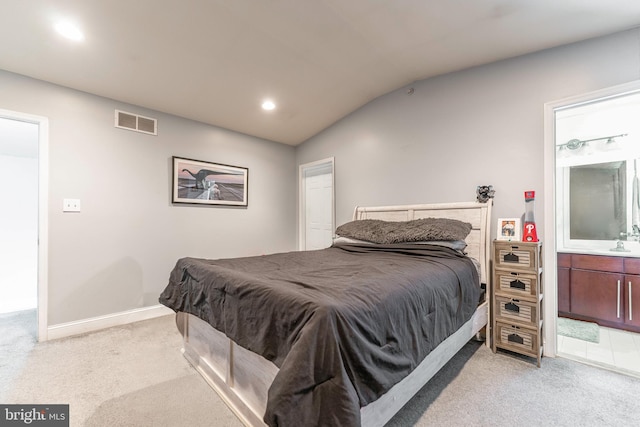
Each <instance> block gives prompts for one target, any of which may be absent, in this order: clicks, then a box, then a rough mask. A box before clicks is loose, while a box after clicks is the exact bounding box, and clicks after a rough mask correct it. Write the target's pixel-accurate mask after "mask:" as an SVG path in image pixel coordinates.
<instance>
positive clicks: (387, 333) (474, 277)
mask: <svg viewBox="0 0 640 427" xmlns="http://www.w3.org/2000/svg"><path fill="white" fill-rule="evenodd" d="M434 218H436V219H437V218H447V219H448V220H452V221H459V222H463V223H465V224H469V229H470V230H469V232H468V235H467V236H466V237H465V238H464V241H465V243H466V248H465V249H464V251H465V253H466V254H468V257H467V256H461V255H460V254H459V251H456V250H454V249H451V248H449V247H442V246H438V245H437V244H435V245H434V244H430V243H433V242H426V243H427V244H414V243H415V242H412V243H409V244H404V243H398V242H392V243H387V242H385V243H383V244H375V245H368V244H362V242H360V241H355V242H348V241H347V242H344V241H343V242H339V241H337V242H336V243H335V244H334V245H333V246H332V247H331V248H328V249H325V250H320V251H310V252H308V253H307V252H293V253H289V254H273V255H267V256H263V257H250V258H239V259H231V260H199V259H192V258H185V259H182V260H179V261H178V263H177V264H176V267H175V268H174V270H173V271H172V275H171V279H170V285H169V286H168V287H167V288H166V289H165V291H164V292H163V294H162V295H161V298H160V301H161V302H162V303H163V304H165V305H167V306H169V307H170V308H172V309H174V310H175V311H176V324H177V326H178V329H179V331H180V332H181V334H182V336H183V354H184V356H185V357H186V358H187V360H188V361H189V362H190V363H191V365H192V366H193V367H194V368H195V369H196V370H197V371H198V372H199V373H200V374H201V375H202V376H203V377H204V378H205V379H206V381H207V382H208V383H209V384H210V385H211V387H212V388H213V389H215V390H216V392H217V393H218V394H219V395H220V397H221V398H222V399H223V400H224V401H225V403H226V404H227V405H228V406H229V407H230V408H231V409H232V410H233V411H234V413H235V414H236V415H237V416H238V418H239V419H240V420H241V421H242V422H243V423H244V424H245V425H248V426H264V425H285V426H286V425H296V424H297V425H347V426H353V425H362V426H382V425H384V424H385V423H386V422H387V421H389V420H390V419H391V417H393V415H394V414H395V413H396V412H397V411H399V410H400V409H401V408H402V406H404V404H405V403H406V402H408V401H409V400H410V399H411V397H412V396H413V395H414V394H415V393H416V392H417V391H418V390H420V388H422V386H423V385H424V384H426V383H427V381H428V380H429V379H430V378H431V377H432V376H433V375H435V373H436V372H437V371H438V370H439V369H440V368H441V367H442V366H444V364H445V363H446V362H447V361H448V360H449V359H450V358H451V357H452V356H453V355H455V354H456V353H457V352H458V351H459V349H460V348H462V346H464V344H465V343H466V342H467V341H469V340H470V339H472V338H474V337H475V338H479V337H482V336H484V337H485V339H486V340H487V343H486V344H487V345H490V343H489V342H488V340H489V337H490V334H489V333H484V334H482V332H483V330H484V329H485V328H486V327H487V325H488V324H489V322H488V320H489V312H490V310H489V300H490V299H489V298H484V299H483V300H482V301H481V302H478V295H479V294H480V292H479V291H477V290H475V288H479V283H482V284H484V287H485V288H486V293H487V294H488V293H489V286H490V283H489V280H488V278H489V274H488V272H489V257H490V248H489V244H490V241H489V239H490V228H489V224H490V221H491V203H490V202H489V203H477V202H461V203H444V204H425V205H407V206H382V207H357V208H356V209H355V211H354V217H353V223H352V224H355V225H356V226H358V225H362V224H365V223H366V222H367V221H363V220H369V221H372V220H373V221H375V220H383V221H384V222H385V224H388V223H392V222H393V223H395V222H397V223H398V224H404V223H405V222H411V223H413V222H416V221H423V220H427V219H434ZM359 221H360V222H359ZM392 225H393V224H392ZM470 258H472V259H475V260H477V263H475V265H474V264H473V263H471V262H470V261H469V259H470ZM356 264H357V269H356ZM469 265H471V267H469ZM311 267H314V268H311ZM290 269H292V270H296V271H298V270H300V271H303V272H304V274H305V276H301V277H300V278H298V276H291V275H290V272H289V270H290ZM432 269H433V273H432V272H431V270H432ZM261 272H265V273H264V274H262V275H261ZM310 272H311V273H310ZM427 272H428V273H427ZM296 274H298V273H297V272H296ZM309 277H312V280H311V279H309ZM436 278H437V279H436ZM262 281H264V283H257V284H255V283H254V282H262ZM389 281H394V282H396V281H397V284H396V283H394V284H393V286H388V285H387V283H389ZM474 281H475V283H473V287H472V286H469V285H468V284H465V283H466V282H470V283H471V282H474ZM439 282H442V285H440V284H438V285H434V286H432V284H431V283H439ZM445 282H446V283H445ZM448 282H451V283H448ZM361 283H365V284H366V285H362V286H361ZM172 284H173V285H172ZM187 284H188V286H187ZM249 284H251V287H249ZM427 284H428V287H433V291H430V290H429V291H427V290H426V288H424V289H423V287H425V286H427ZM254 285H256V286H257V288H256V289H254V288H253V286H254ZM329 286H332V287H334V288H327V289H325V287H329ZM365 287H366V289H365ZM474 287H475V288H474ZM290 288H296V293H295V294H293V291H291V289H290ZM249 289H251V290H250V291H249ZM265 289H268V292H267V291H265ZM274 289H275V290H274ZM319 289H321V290H322V292H324V293H318V292H319ZM400 290H402V291H400ZM431 292H432V293H433V296H427V295H431ZM325 293H326V296H325ZM272 294H273V295H272ZM436 298H440V299H441V300H442V301H441V302H438V303H437V304H439V305H434V304H436V303H435V302H434V301H435V299H436ZM270 299H271V300H270ZM325 300H327V301H331V303H330V304H324V301H325ZM336 301H337V302H336ZM401 304H402V305H401ZM404 304H413V305H411V306H407V307H406V308H405V306H404ZM445 306H446V307H449V308H446V307H445ZM283 307H286V309H285V308H283ZM336 307H337V308H336ZM397 307H402V309H400V310H399V309H397ZM424 307H427V309H426V310H427V312H428V314H425V313H426V312H425V313H422V312H420V311H418V310H419V309H421V308H424ZM445 312H451V313H450V314H449V315H447V316H450V317H444V316H445V314H442V313H445ZM221 313H223V314H221ZM258 313H259V314H260V316H259V315H258ZM319 313H320V314H319ZM390 313H393V316H392V315H391V314H390ZM397 316H400V317H397ZM276 320H277V321H276ZM405 324H411V325H416V324H417V325H420V326H419V327H418V332H416V330H415V328H414V329H410V328H408V329H407V330H405V329H404V326H405ZM212 325H213V326H215V328H214V327H213V326H212ZM443 325H444V326H443ZM427 329H428V330H429V334H430V335H428V336H429V338H428V339H425V338H424V337H426V336H427V335H424V334H423V333H422V332H424V331H425V330H427ZM431 336H433V338H432V337H431ZM425 355H426V356H425ZM265 420H266V422H265ZM294 420H295V423H294Z"/></svg>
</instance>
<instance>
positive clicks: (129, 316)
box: [40, 304, 174, 341]
mask: <svg viewBox="0 0 640 427" xmlns="http://www.w3.org/2000/svg"><path fill="white" fill-rule="evenodd" d="M173 313H174V311H173V310H171V309H170V308H168V307H165V306H164V305H160V304H158V305H153V306H150V307H143V308H136V309H133V310H128V311H122V312H120V313H113V314H108V315H106V316H98V317H92V318H90V319H83V320H76V321H74V322H68V323H61V324H58V325H53V326H49V327H48V328H47V336H46V337H40V341H47V340H56V339H59V338H65V337H70V336H73V335H79V334H84V333H87V332H93V331H98V330H100V329H105V328H111V327H113V326H121V325H126V324H128V323H133V322H139V321H141V320H147V319H153V318H155V317H160V316H166V315H168V314H173ZM43 338H44V339H43Z"/></svg>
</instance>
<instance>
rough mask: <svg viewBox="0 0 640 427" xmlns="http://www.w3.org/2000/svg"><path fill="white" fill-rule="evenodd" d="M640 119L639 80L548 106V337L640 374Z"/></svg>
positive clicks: (564, 348)
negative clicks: (551, 291)
mask: <svg viewBox="0 0 640 427" xmlns="http://www.w3.org/2000/svg"><path fill="white" fill-rule="evenodd" d="M639 116H640V85H639V84H632V85H625V86H623V87H618V88H612V89H607V90H605V91H599V92H596V93H592V94H587V95H584V96H581V97H576V98H573V99H569V100H565V101H562V102H558V103H555V104H553V105H547V120H548V121H547V126H546V128H547V129H546V131H547V141H546V142H547V145H546V146H545V150H547V151H551V150H552V158H553V170H552V173H551V174H550V175H551V176H553V177H554V178H553V180H552V181H553V182H552V183H548V182H547V181H545V188H546V189H547V190H551V191H547V198H549V197H552V200H548V199H546V203H548V204H549V205H550V206H552V207H553V208H552V212H551V213H550V214H548V213H547V212H546V213H545V223H546V224H550V225H548V226H547V231H546V232H545V239H546V240H547V241H549V239H550V237H549V235H550V234H553V238H552V239H551V240H550V241H551V242H554V244H555V249H556V250H555V251H553V253H552V254H551V255H550V257H551V258H548V261H551V262H547V264H546V265H547V267H552V268H551V269H550V270H551V271H550V272H549V271H548V272H547V273H546V275H545V278H546V279H547V283H549V284H553V283H555V284H556V285H557V286H556V287H554V290H555V296H556V298H555V300H554V301H553V302H555V304H549V303H546V304H545V309H547V313H549V312H552V313H550V314H552V315H553V318H554V320H555V322H552V323H553V326H552V327H551V328H549V329H550V331H548V332H550V334H549V335H551V336H549V335H548V334H546V333H545V338H546V339H547V341H548V340H550V339H551V340H555V344H556V346H555V352H556V354H557V355H558V356H561V357H566V358H570V359H574V360H577V361H580V362H584V363H588V364H593V365H597V366H601V367H605V368H608V369H613V370H617V371H620V372H624V373H627V374H630V375H635V376H639V377H640V178H639V176H640V123H639V122H638V120H637V117H639ZM551 141H552V142H551ZM549 148H550V150H549ZM549 157H550V156H548V155H546V156H545V163H546V164H548V163H549V162H548V159H549ZM547 171H548V169H547ZM547 184H549V185H548V186H547ZM551 195H553V196H551ZM549 229H551V230H549ZM548 252H551V251H548ZM547 256H549V255H547ZM554 276H555V277H554ZM550 277H551V278H553V279H555V280H551V281H549V280H548V279H549V278H550ZM551 306H553V307H551ZM549 309H551V310H549ZM549 317H551V316H547V319H549ZM554 327H555V328H554ZM553 329H555V331H553Z"/></svg>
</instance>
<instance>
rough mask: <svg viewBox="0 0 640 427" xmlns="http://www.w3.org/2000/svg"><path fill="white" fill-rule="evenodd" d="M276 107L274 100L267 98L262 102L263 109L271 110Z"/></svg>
mask: <svg viewBox="0 0 640 427" xmlns="http://www.w3.org/2000/svg"><path fill="white" fill-rule="evenodd" d="M274 108H276V104H274V103H273V101H269V100H266V101H264V102H263V103H262V109H263V110H267V111H271V110H273V109H274Z"/></svg>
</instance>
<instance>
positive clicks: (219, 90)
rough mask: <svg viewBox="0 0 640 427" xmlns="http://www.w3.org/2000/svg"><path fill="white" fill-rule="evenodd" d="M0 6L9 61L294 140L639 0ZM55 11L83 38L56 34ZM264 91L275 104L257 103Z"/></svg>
mask: <svg viewBox="0 0 640 427" xmlns="http://www.w3.org/2000/svg"><path fill="white" fill-rule="evenodd" d="M1 10H2V13H1V14H0V68H1V69H5V70H8V71H11V72H16V73H19V74H23V75H27V76H31V77H34V78H37V79H42V80H46V81H49V82H52V83H56V84H59V85H63V86H67V87H70V88H74V89H79V90H82V91H86V92H90V93H94V94H97V95H101V96H106V97H109V98H113V99H116V100H119V101H123V102H127V103H131V104H135V105H139V106H143V107H147V108H151V109H155V110H159V111H162V112H166V113H170V114H174V115H177V116H181V117H187V118H190V119H193V120H198V121H201V122H205V123H209V124H212V125H216V126H220V127H224V128H227V129H232V130H235V131H238V132H242V133H245V134H249V135H254V136H258V137H261V138H265V139H268V140H272V141H278V142H282V143H285V144H292V145H296V144H299V143H301V142H303V141H305V140H306V139H308V138H310V137H311V136H313V135H315V134H317V133H318V132H320V131H322V130H323V129H325V128H327V127H328V126H330V125H331V124H333V123H335V122H336V121H338V120H339V119H341V118H342V117H344V116H346V115H347V114H349V113H350V112H352V111H354V110H356V109H357V108H359V107H360V106H362V105H364V104H366V103H367V102H369V101H371V100H372V99H374V98H376V97H378V96H380V95H383V94H385V93H388V92H390V91H392V90H395V89H398V88H402V87H403V86H406V85H409V84H411V83H412V82H414V81H416V80H421V79H424V78H427V77H431V76H435V75H439V74H443V73H447V72H451V71H455V70H460V69H464V68H468V67H472V66H475V65H480V64H485V63H489V62H493V61H496V60H500V59H504V58H508V57H513V56H517V55H521V54H525V53H529V52H533V51H537V50H541V49H545V48H549V47H553V46H558V45H562V44H567V43H571V42H575V41H579V40H584V39H587V38H591V37H596V36H600V35H604V34H609V33H613V32H617V31H620V30H624V29H629V28H633V27H636V26H638V25H640V1H639V0H393V1H392V0H387V1H383V0H181V1H158V0H109V1H87V0H57V1H45V0H29V1H25V0H2V7H1ZM59 18H70V19H72V20H74V21H75V22H77V24H78V25H79V26H80V27H81V29H82V30H83V32H84V34H85V40H84V41H83V42H80V43H73V42H70V41H68V40H66V39H63V38H61V37H59V36H58V35H57V34H56V33H54V31H53V24H54V22H55V21H56V20H57V19H59ZM639 49H640V48H639ZM264 98H271V99H273V100H274V101H275V102H276V104H277V108H276V109H275V110H274V111H272V112H264V111H262V110H261V109H260V104H261V102H262V100H263V99H264Z"/></svg>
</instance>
